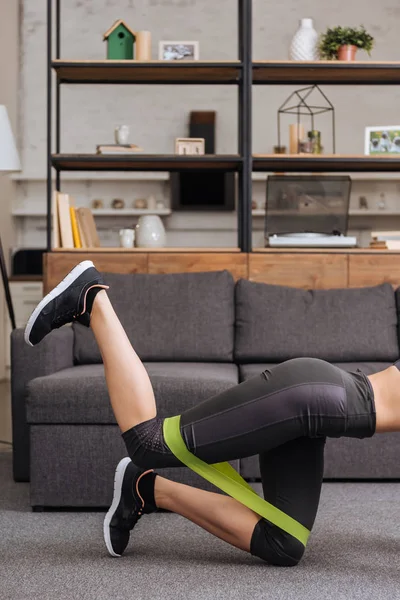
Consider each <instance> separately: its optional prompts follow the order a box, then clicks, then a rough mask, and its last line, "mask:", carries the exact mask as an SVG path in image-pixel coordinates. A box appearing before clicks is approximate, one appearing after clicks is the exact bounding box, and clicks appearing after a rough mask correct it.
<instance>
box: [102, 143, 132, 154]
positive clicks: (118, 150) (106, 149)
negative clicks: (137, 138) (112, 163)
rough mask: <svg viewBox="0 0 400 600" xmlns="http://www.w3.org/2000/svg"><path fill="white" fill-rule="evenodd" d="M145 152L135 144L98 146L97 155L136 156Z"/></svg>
mask: <svg viewBox="0 0 400 600" xmlns="http://www.w3.org/2000/svg"><path fill="white" fill-rule="evenodd" d="M136 152H143V148H140V147H139V146H136V145H135V144H101V145H100V146H96V153H97V154H118V155H119V154H135V153H136Z"/></svg>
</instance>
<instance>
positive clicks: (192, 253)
mask: <svg viewBox="0 0 400 600" xmlns="http://www.w3.org/2000/svg"><path fill="white" fill-rule="evenodd" d="M82 260H93V262H94V263H95V265H96V267H97V268H98V269H99V270H100V271H103V272H110V273H194V272H199V271H221V270H224V269H227V270H228V271H230V272H231V273H232V275H233V277H234V278H235V279H236V280H237V279H240V278H243V279H250V281H256V282H261V283H270V284H273V285H287V286H290V287H298V288H303V289H332V288H347V287H365V286H372V285H379V284H381V283H384V282H389V283H391V284H392V285H393V286H395V287H398V286H400V252H399V251H397V252H396V251H388V250H386V251H385V250H384V251H381V250H361V249H360V250H353V249H351V250H336V251H333V250H322V249H321V250H305V249H304V250H300V249H298V250H286V251H283V250H276V249H260V250H259V251H254V252H252V253H250V254H246V253H244V252H239V251H236V250H234V249H224V248H220V249H204V250H203V249H197V248H196V249H191V248H182V249H176V248H174V249H172V248H171V249H170V248H163V249H159V250H149V251H147V250H142V249H130V250H127V251H123V250H121V249H118V248H116V249H106V248H102V249H100V250H98V251H92V250H90V251H86V252H85V251H67V250H66V251H57V252H50V253H48V254H46V255H45V256H44V291H45V292H48V291H49V290H50V289H52V288H53V287H54V286H55V285H57V283H59V281H60V280H61V279H62V278H63V277H65V275H66V274H67V273H68V272H69V271H70V270H71V269H72V268H73V267H74V266H75V265H76V264H77V263H79V262H80V261H82Z"/></svg>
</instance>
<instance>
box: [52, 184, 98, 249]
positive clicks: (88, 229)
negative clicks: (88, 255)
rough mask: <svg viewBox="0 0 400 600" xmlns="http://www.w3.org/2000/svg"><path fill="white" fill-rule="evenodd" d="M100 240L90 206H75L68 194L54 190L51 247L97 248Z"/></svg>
mask: <svg viewBox="0 0 400 600" xmlns="http://www.w3.org/2000/svg"><path fill="white" fill-rule="evenodd" d="M99 247H100V240H99V236H98V233H97V228H96V223H95V221H94V218H93V213H92V211H91V210H90V208H84V207H83V208H75V206H74V202H73V200H72V198H71V197H70V196H69V194H62V193H61V192H54V200H53V248H99Z"/></svg>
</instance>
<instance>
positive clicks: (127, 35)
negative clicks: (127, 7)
mask: <svg viewBox="0 0 400 600" xmlns="http://www.w3.org/2000/svg"><path fill="white" fill-rule="evenodd" d="M103 40H104V41H106V40H107V58H108V59H112V60H129V59H132V58H133V47H134V44H135V40H136V35H135V32H134V31H132V29H130V27H128V25H127V24H126V23H124V21H123V20H122V19H119V20H118V21H115V23H114V25H113V26H112V27H110V29H109V30H108V31H106V32H105V34H104V36H103Z"/></svg>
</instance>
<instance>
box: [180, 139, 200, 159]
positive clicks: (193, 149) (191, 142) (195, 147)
mask: <svg viewBox="0 0 400 600" xmlns="http://www.w3.org/2000/svg"><path fill="white" fill-rule="evenodd" d="M205 146H206V141H205V139H204V138H176V140H175V154H179V155H180V156H184V155H186V156H203V155H204V154H205Z"/></svg>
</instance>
